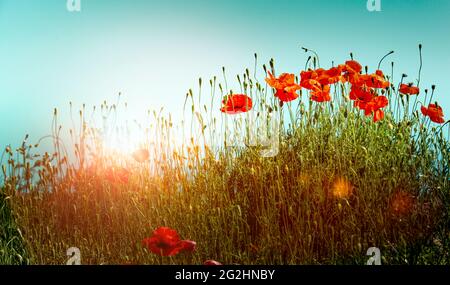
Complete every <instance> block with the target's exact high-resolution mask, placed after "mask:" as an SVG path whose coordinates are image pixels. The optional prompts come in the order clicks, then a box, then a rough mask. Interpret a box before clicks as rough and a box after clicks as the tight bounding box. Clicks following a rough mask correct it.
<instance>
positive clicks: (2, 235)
mask: <svg viewBox="0 0 450 285" xmlns="http://www.w3.org/2000/svg"><path fill="white" fill-rule="evenodd" d="M9 200H10V197H7V196H6V195H5V193H3V191H2V192H0V221H1V228H0V264H4V265H20V264H27V263H28V262H29V261H28V255H27V253H26V250H25V247H24V244H25V242H24V240H23V237H22V234H21V233H20V230H19V228H18V226H17V224H16V222H15V219H14V217H13V215H12V213H11V209H10V207H9Z"/></svg>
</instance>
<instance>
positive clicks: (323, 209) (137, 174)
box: [0, 47, 450, 265]
mask: <svg viewBox="0 0 450 285" xmlns="http://www.w3.org/2000/svg"><path fill="white" fill-rule="evenodd" d="M304 51H305V52H306V53H307V54H308V55H309V57H308V60H307V62H306V64H305V66H304V67H300V68H299V70H303V71H302V72H301V73H298V72H297V71H296V74H288V73H277V72H276V70H275V63H274V61H273V60H272V61H270V62H269V63H268V65H263V66H262V68H261V67H260V66H259V65H258V61H257V55H256V54H255V67H254V70H253V71H250V70H249V69H246V70H245V72H244V73H243V74H241V75H238V76H237V77H236V79H235V80H234V81H233V83H232V84H230V86H231V85H233V84H234V86H235V89H236V90H238V92H234V91H232V90H230V89H231V88H229V86H228V83H229V82H232V81H230V80H227V77H226V72H225V68H224V69H223V75H222V76H220V79H219V78H218V77H214V78H212V79H211V80H209V81H208V82H204V81H202V79H200V80H199V82H198V88H197V90H196V91H195V92H194V91H193V90H192V89H191V90H189V91H188V92H187V94H186V96H185V98H181V100H180V102H179V104H184V114H183V121H182V122H181V123H180V124H176V123H175V122H173V121H172V119H171V116H170V115H163V114H162V113H161V112H154V113H152V120H151V122H149V123H148V124H147V125H146V126H145V127H143V128H142V129H141V130H142V132H143V134H144V135H143V137H144V138H145V139H144V140H143V141H140V142H138V143H139V144H138V145H137V146H135V147H134V150H133V149H132V150H131V151H126V152H125V151H123V152H121V151H120V147H119V148H117V147H111V144H109V143H110V142H108V140H105V139H104V137H105V133H107V131H106V130H105V126H104V124H103V125H102V124H97V125H96V124H94V123H93V122H92V121H91V120H90V119H89V118H90V111H88V110H87V108H86V107H85V106H83V107H82V108H80V110H79V112H74V113H75V115H74V117H75V118H76V121H77V123H76V124H74V125H76V126H78V127H73V128H69V133H70V137H71V140H69V141H67V140H66V141H64V140H63V139H62V135H61V132H62V131H63V130H65V127H64V126H60V125H59V121H58V115H59V114H58V112H59V110H55V113H54V119H53V126H54V127H53V130H52V135H51V136H49V137H47V138H46V139H47V140H51V141H52V142H53V146H54V151H53V152H51V153H47V152H45V153H41V152H40V151H39V144H34V143H29V142H27V140H24V143H23V145H22V146H20V147H18V148H17V149H14V148H11V147H9V146H8V147H7V148H6V149H5V150H4V151H3V155H2V160H1V163H2V172H3V183H2V188H1V193H0V206H1V208H0V215H1V220H0V223H1V225H2V228H1V231H0V236H1V240H0V250H1V251H0V253H1V254H0V263H2V264H65V263H66V261H67V260H68V256H67V255H66V250H67V249H68V248H70V247H77V248H79V249H80V252H81V262H82V264H204V263H205V262H206V261H208V262H206V263H208V264H209V263H215V262H217V263H221V264H359V265H362V264H365V263H366V261H367V259H368V258H369V257H368V256H367V255H366V252H367V249H368V248H370V247H378V248H380V250H381V255H382V263H383V264H450V256H449V249H450V211H449V210H450V207H449V206H450V205H449V203H450V184H449V182H450V174H449V164H450V144H449V137H448V135H449V133H450V130H449V127H450V124H448V121H447V122H446V121H445V120H444V114H443V110H442V108H441V107H440V106H439V104H438V102H437V100H438V99H439V97H440V96H446V94H439V89H438V88H436V86H434V85H433V86H429V87H428V88H423V87H422V86H421V84H422V85H423V83H422V82H420V72H421V71H420V69H421V68H420V67H421V64H422V48H421V47H420V49H419V51H420V53H419V56H420V61H418V67H419V68H418V70H419V72H418V75H417V79H415V81H414V82H413V83H409V82H408V79H409V78H414V77H416V76H409V77H407V76H406V74H405V75H403V76H402V77H401V78H400V79H399V80H397V81H395V80H394V63H391V64H388V63H384V64H383V60H384V61H385V60H386V59H387V58H388V56H389V55H390V54H391V53H389V54H387V56H386V57H384V58H383V59H382V60H381V61H380V64H379V66H378V68H377V69H376V70H375V68H374V67H370V68H369V67H365V66H362V65H361V64H360V63H359V62H358V61H357V60H355V59H354V58H353V57H354V56H353V55H352V54H351V55H350V58H349V60H348V61H347V62H345V63H343V64H340V65H335V66H327V67H324V68H321V66H320V60H319V56H318V55H317V54H316V53H315V52H314V51H311V50H309V49H306V48H305V49H304ZM382 66H387V67H388V71H387V72H386V71H384V72H383V71H381V67H382ZM325 68H326V69H325ZM257 70H259V71H258V72H264V77H260V78H258V76H257ZM369 70H373V72H369ZM413 72H416V71H413ZM394 82H397V83H394ZM205 90H206V91H205ZM183 99H184V101H183ZM217 104H219V105H220V106H217ZM119 105H120V104H112V105H109V104H108V103H106V102H104V103H102V105H101V106H100V108H98V109H96V110H95V112H99V113H100V114H101V118H104V119H105V118H106V119H107V118H114V116H115V114H116V113H117V112H120V111H121V110H120V106H119ZM71 113H72V106H71ZM216 113H219V115H217V116H216V115H214V114H216ZM250 114H252V115H250ZM106 119H105V120H106ZM269 120H276V121H277V122H278V124H279V125H280V127H279V128H271V127H270V124H269V123H268V121H269ZM255 121H257V123H255ZM102 126H103V127H102ZM267 126H269V127H267ZM264 127H265V128H264ZM111 129H112V131H111V130H110V133H111V134H113V137H114V135H115V136H116V137H117V136H124V135H126V132H123V130H119V129H114V128H111ZM261 129H263V130H264V131H266V130H267V132H268V133H269V134H268V136H270V137H271V139H270V141H271V142H275V147H276V152H275V153H272V155H263V153H266V152H264V150H266V149H267V148H268V147H269V148H270V147H273V146H274V145H270V144H269V145H268V144H267V143H266V142H265V140H264V139H263V140H262V141H261V140H258V139H256V140H255V139H251V138H252V137H253V138H254V137H256V138H259V137H260V136H261V134H260V133H259V132H258V130H261ZM66 130H67V128H66ZM233 132H234V134H232V133H233ZM236 132H237V133H236ZM266 135H267V134H266ZM231 136H234V137H236V136H238V137H239V136H241V139H242V141H241V142H240V143H235V144H234V143H233V142H235V141H233V140H232V139H230V137H231ZM263 137H264V136H263ZM266 154H267V153H266ZM213 261H215V262H213Z"/></svg>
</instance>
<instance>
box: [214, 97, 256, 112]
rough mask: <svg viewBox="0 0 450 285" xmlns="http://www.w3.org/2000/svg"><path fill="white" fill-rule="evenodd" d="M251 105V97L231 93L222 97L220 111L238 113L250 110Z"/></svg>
mask: <svg viewBox="0 0 450 285" xmlns="http://www.w3.org/2000/svg"><path fill="white" fill-rule="evenodd" d="M252 107H253V102H252V98H250V97H248V96H247V95H244V94H232V95H228V96H225V97H223V100H222V108H221V109H220V111H222V113H227V114H239V113H245V112H248V111H250V110H251V109H252Z"/></svg>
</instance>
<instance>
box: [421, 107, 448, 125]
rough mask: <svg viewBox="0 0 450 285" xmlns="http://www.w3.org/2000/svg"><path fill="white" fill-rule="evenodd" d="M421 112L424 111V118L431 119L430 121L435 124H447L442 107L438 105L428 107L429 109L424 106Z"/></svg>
mask: <svg viewBox="0 0 450 285" xmlns="http://www.w3.org/2000/svg"><path fill="white" fill-rule="evenodd" d="M420 111H422V114H423V115H424V116H427V117H430V120H431V121H433V122H435V123H438V124H443V123H444V122H445V120H444V112H443V111H442V108H441V106H439V105H437V104H430V105H428V108H427V107H425V106H422V107H421V108H420Z"/></svg>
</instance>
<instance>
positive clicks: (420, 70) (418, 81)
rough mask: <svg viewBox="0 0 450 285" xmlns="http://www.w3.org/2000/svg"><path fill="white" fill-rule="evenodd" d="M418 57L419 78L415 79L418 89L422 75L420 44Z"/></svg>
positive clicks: (420, 45)
mask: <svg viewBox="0 0 450 285" xmlns="http://www.w3.org/2000/svg"><path fill="white" fill-rule="evenodd" d="M419 57H420V66H419V78H418V79H417V87H420V77H421V74H422V63H423V62H422V44H419Z"/></svg>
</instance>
